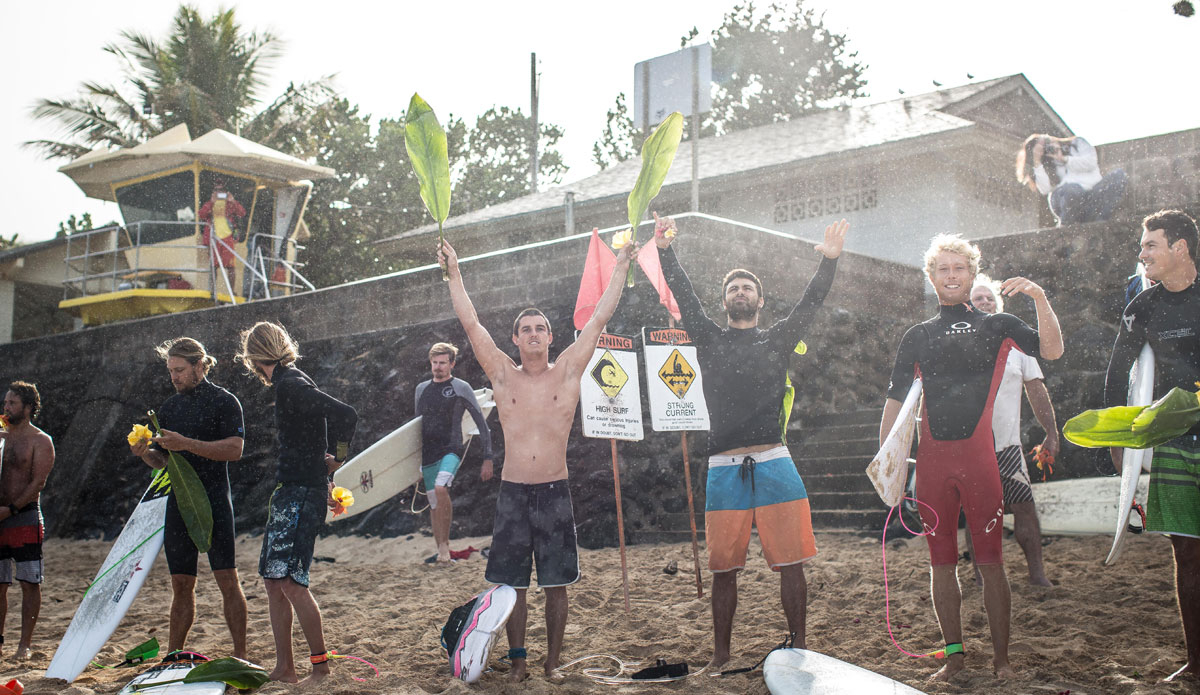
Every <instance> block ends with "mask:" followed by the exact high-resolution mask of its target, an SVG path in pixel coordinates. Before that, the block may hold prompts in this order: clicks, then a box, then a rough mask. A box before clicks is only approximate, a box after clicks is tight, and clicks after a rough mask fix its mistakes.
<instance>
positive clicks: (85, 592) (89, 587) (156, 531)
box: [83, 524, 167, 598]
mask: <svg viewBox="0 0 1200 695" xmlns="http://www.w3.org/2000/svg"><path fill="white" fill-rule="evenodd" d="M166 528H167V526H166V524H163V525H162V526H159V527H158V528H156V529H154V531H153V532H151V533H150V535H149V536H146V537H145V538H143V539H142V542H141V543H138V544H137V545H135V546H133V548H131V549H130V551H129V552H127V553H125V554H124V555H122V556H121V558H120V559H119V560H117V561H116V562H114V563H112V564H111V565H109V566H108V567H107V568H105V569H104V571H102V572H101V573H100V574H98V575H96V578H95V579H93V580H92V583H91V584H88V585H87V588H86V589H84V590H83V597H84V598H87V595H88V592H90V591H91V590H92V587H93V586H96V583H97V582H99V581H100V580H101V579H104V576H105V575H106V574H108V573H109V572H111V571H113V570H114V569H116V568H117V567H120V566H121V563H122V562H125V559H126V558H128V557H129V556H130V555H133V554H134V553H136V552H137V551H138V549H139V548H141V547H142V546H143V545H145V544H146V543H149V542H150V539H151V538H154V537H155V536H157V535H158V534H159V533H160V532H162V531H163V530H164V529H166Z"/></svg>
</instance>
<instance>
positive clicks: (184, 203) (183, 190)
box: [116, 171, 196, 244]
mask: <svg viewBox="0 0 1200 695" xmlns="http://www.w3.org/2000/svg"><path fill="white" fill-rule="evenodd" d="M194 186H195V179H194V178H193V175H192V172H190V171H181V172H179V173H177V174H171V175H169V176H162V177H159V178H156V179H150V180H148V181H140V182H138V183H132V184H129V185H127V186H121V187H120V188H118V189H117V191H116V193H117V204H118V205H120V206H121V216H122V217H123V218H124V219H125V225H126V227H130V228H133V227H134V225H136V224H137V223H138V222H144V223H153V222H191V221H194V220H195V219H196V209H195V204H196V198H195V192H194V191H195V189H194ZM136 228H137V229H138V232H139V235H140V238H138V239H132V241H133V243H135V244H136V243H141V244H156V243H159V242H162V241H169V240H171V239H178V238H180V237H184V236H188V235H190V234H193V233H194V231H195V230H194V229H193V228H192V227H191V225H180V224H164V225H156V224H141V225H138V226H137V227H136Z"/></svg>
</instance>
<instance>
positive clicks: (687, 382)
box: [658, 350, 696, 398]
mask: <svg viewBox="0 0 1200 695" xmlns="http://www.w3.org/2000/svg"><path fill="white" fill-rule="evenodd" d="M658 376H659V378H660V379H662V380H663V383H664V384H666V385H667V388H669V389H671V393H674V394H675V396H676V397H678V398H683V397H684V396H686V395H687V392H688V389H690V388H691V387H692V382H693V381H695V380H696V370H695V369H692V365H690V364H688V361H687V360H685V359H683V355H682V354H680V352H679V350H672V351H671V356H670V357H668V358H667V361H666V362H665V363H663V366H662V369H660V370H658Z"/></svg>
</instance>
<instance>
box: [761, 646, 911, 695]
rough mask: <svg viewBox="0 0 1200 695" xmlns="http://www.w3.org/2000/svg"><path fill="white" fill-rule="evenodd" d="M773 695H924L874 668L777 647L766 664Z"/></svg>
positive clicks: (765, 670)
mask: <svg viewBox="0 0 1200 695" xmlns="http://www.w3.org/2000/svg"><path fill="white" fill-rule="evenodd" d="M763 677H764V680H766V681H767V690H769V691H771V693H773V695H818V694H819V695H864V693H870V695H924V693H922V692H921V691H920V690H917V689H916V688H912V687H909V686H907V685H905V684H903V683H901V682H900V681H894V680H892V679H891V678H888V677H887V676H881V675H879V674H878V673H875V672H874V671H868V670H867V669H865V668H861V667H859V666H855V665H854V664H849V663H846V662H845V661H841V660H839V659H835V658H833V657H832V656H825V655H824V654H818V653H817V652H811V651H809V650H807V649H776V650H775V651H773V652H771V653H770V654H768V655H767V660H766V662H765V663H763Z"/></svg>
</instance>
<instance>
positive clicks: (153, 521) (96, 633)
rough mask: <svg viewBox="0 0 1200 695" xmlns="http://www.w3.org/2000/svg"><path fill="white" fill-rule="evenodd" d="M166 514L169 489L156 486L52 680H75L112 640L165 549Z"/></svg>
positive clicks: (58, 655)
mask: <svg viewBox="0 0 1200 695" xmlns="http://www.w3.org/2000/svg"><path fill="white" fill-rule="evenodd" d="M164 470H165V469H164ZM156 480H157V477H156ZM166 514H167V487H166V486H165V485H163V486H159V485H158V483H157V482H152V483H150V487H149V488H147V489H146V493H145V494H144V495H142V499H141V501H140V502H138V505H137V506H136V507H134V508H133V513H132V514H130V515H129V521H126V522H125V528H123V529H122V530H121V535H119V536H117V540H116V541H114V542H113V546H112V550H110V551H108V557H106V558H105V559H104V564H102V565H101V566H100V571H99V572H97V573H96V578H95V579H94V580H92V584H91V586H89V587H88V590H87V593H85V594H84V596H83V601H81V602H80V604H79V608H78V609H77V610H76V611H75V617H74V618H72V619H71V624H70V626H68V627H67V632H66V634H64V635H63V638H62V642H61V643H59V645H58V650H57V651H56V652H54V658H53V659H51V660H50V666H49V667H48V668H47V669H46V677H47V678H61V679H63V680H65V681H67V682H68V683H70V682H71V681H73V680H75V679H76V678H77V677H78V676H79V674H80V673H83V670H84V669H85V668H87V665H88V664H89V663H90V662H91V661H92V659H93V658H94V657H95V656H96V654H97V653H99V652H100V648H101V647H103V646H104V643H105V642H107V641H108V638H109V637H110V636H112V633H113V630H116V629H117V625H119V624H120V623H121V619H122V618H124V617H125V612H126V611H128V610H129V606H130V605H131V604H132V603H133V599H134V598H135V597H136V596H137V593H138V591H139V590H140V589H141V588H142V584H143V583H145V581H146V576H147V575H148V574H150V568H151V567H152V566H153V565H154V560H155V558H157V557H158V551H159V549H160V548H162V544H163V524H164V523H165V519H166Z"/></svg>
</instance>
